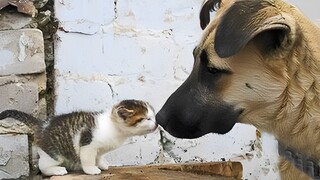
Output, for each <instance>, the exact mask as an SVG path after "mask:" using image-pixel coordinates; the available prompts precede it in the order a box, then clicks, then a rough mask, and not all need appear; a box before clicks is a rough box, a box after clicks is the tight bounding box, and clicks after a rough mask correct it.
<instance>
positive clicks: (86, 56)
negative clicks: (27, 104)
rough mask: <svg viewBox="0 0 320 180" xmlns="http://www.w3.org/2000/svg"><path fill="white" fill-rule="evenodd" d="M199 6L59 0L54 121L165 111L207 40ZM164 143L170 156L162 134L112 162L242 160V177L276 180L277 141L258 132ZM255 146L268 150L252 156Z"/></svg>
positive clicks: (144, 0) (239, 130)
mask: <svg viewBox="0 0 320 180" xmlns="http://www.w3.org/2000/svg"><path fill="white" fill-rule="evenodd" d="M291 1H292V2H299V3H300V4H301V5H302V8H303V10H304V11H306V8H307V9H309V11H308V12H307V14H308V15H309V16H310V17H312V18H313V19H314V20H319V19H320V12H319V11H318V10H317V8H316V7H317V6H316V4H319V2H318V0H310V1H308V3H305V2H304V3H302V1H301V2H300V1H298V0H291ZM201 3H202V0H174V1H173V0H152V1H150V0H139V1H136V0H114V1H112V0H83V1H79V0H55V10H56V16H57V18H58V19H59V21H60V26H61V30H60V31H58V33H57V41H56V49H55V56H56V59H55V69H56V95H57V97H56V114H60V113H66V112H70V111H72V110H101V109H104V108H106V107H109V106H111V105H112V104H114V103H115V102H118V101H119V100H121V99H125V98H135V99H143V100H146V101H149V102H150V103H151V104H152V105H153V106H154V107H155V109H156V110H159V109H160V108H161V106H162V105H163V103H164V102H165V100H166V99H167V97H168V96H169V95H170V94H171V93H172V92H173V91H174V90H175V89H176V88H177V87H178V86H179V85H180V84H181V83H182V82H183V80H185V79H186V77H187V76H188V74H189V73H190V71H191V69H192V65H193V57H192V50H193V48H194V46H195V45H196V44H197V42H198V41H199V39H200V37H201V33H202V31H201V29H200V26H199V20H198V13H199V9H200V5H201ZM300 4H299V5H300ZM311 12H315V13H316V14H313V13H311ZM165 136H166V137H167V138H168V139H169V141H168V142H167V145H166V146H165V149H162V146H161V143H160V141H159V139H160V135H159V132H156V133H153V134H151V135H148V136H144V137H134V138H132V139H131V140H130V141H128V142H127V143H126V144H125V145H124V146H122V147H120V148H119V149H117V150H115V151H113V152H111V153H110V154H109V155H108V156H107V159H108V160H109V161H110V163H111V165H133V164H149V163H165V162H189V161H220V160H221V158H225V159H226V160H228V159H232V160H241V161H242V163H243V165H244V178H249V179H277V178H278V169H277V164H276V163H277V157H278V155H277V149H276V148H277V147H276V143H275V140H274V138H273V137H271V136H268V135H265V134H263V140H262V141H261V139H260V138H257V137H256V130H255V128H254V127H252V126H246V125H236V126H235V128H234V129H233V130H232V131H231V132H230V133H228V134H226V135H223V136H221V135H213V134H210V135H206V136H204V137H202V138H199V139H195V140H182V139H175V138H173V137H171V136H170V135H168V134H166V135H165ZM253 143H256V144H258V145H257V146H256V147H259V145H262V147H263V149H262V148H255V150H252V149H251V146H252V144H253ZM262 150H263V151H262ZM241 157H242V158H241ZM252 157H253V158H252Z"/></svg>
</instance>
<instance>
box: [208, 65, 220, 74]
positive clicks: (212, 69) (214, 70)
mask: <svg viewBox="0 0 320 180" xmlns="http://www.w3.org/2000/svg"><path fill="white" fill-rule="evenodd" d="M208 71H209V72H210V73H211V74H217V73H218V72H220V69H217V68H214V67H208Z"/></svg>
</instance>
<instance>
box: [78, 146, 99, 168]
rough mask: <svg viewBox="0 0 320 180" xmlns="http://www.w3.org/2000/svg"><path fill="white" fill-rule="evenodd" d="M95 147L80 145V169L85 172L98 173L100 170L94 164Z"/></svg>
mask: <svg viewBox="0 0 320 180" xmlns="http://www.w3.org/2000/svg"><path fill="white" fill-rule="evenodd" d="M96 156H97V149H96V148H94V147H92V146H90V145H86V146H82V147H81V148H80V160H81V166H82V170H83V171H84V172H85V173H86V174H100V173H101V170H100V169H99V168H98V167H97V166H96Z"/></svg>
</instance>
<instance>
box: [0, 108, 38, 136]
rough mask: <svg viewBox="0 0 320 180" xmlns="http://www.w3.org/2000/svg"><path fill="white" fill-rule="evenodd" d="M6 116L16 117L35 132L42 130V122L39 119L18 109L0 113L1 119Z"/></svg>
mask: <svg viewBox="0 0 320 180" xmlns="http://www.w3.org/2000/svg"><path fill="white" fill-rule="evenodd" d="M5 118H13V119H16V120H18V121H20V122H22V123H24V124H25V125H27V126H28V127H29V128H30V129H31V130H32V131H33V132H34V133H36V132H38V131H40V129H41V127H42V123H41V121H40V120H39V119H37V118H35V117H33V116H31V115H30V114H27V113H25V112H22V111H18V110H5V111H2V112H1V113H0V120H3V119H5Z"/></svg>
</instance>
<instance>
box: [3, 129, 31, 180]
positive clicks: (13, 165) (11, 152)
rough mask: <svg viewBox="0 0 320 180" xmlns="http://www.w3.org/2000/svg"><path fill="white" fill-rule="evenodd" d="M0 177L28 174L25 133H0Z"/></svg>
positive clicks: (16, 176) (15, 176)
mask: <svg viewBox="0 0 320 180" xmlns="http://www.w3.org/2000/svg"><path fill="white" fill-rule="evenodd" d="M0 144H1V146H0V179H17V178H19V177H21V176H28V175H29V162H28V160H29V145H28V136H27V135H25V134H19V135H13V134H6V135H0Z"/></svg>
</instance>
